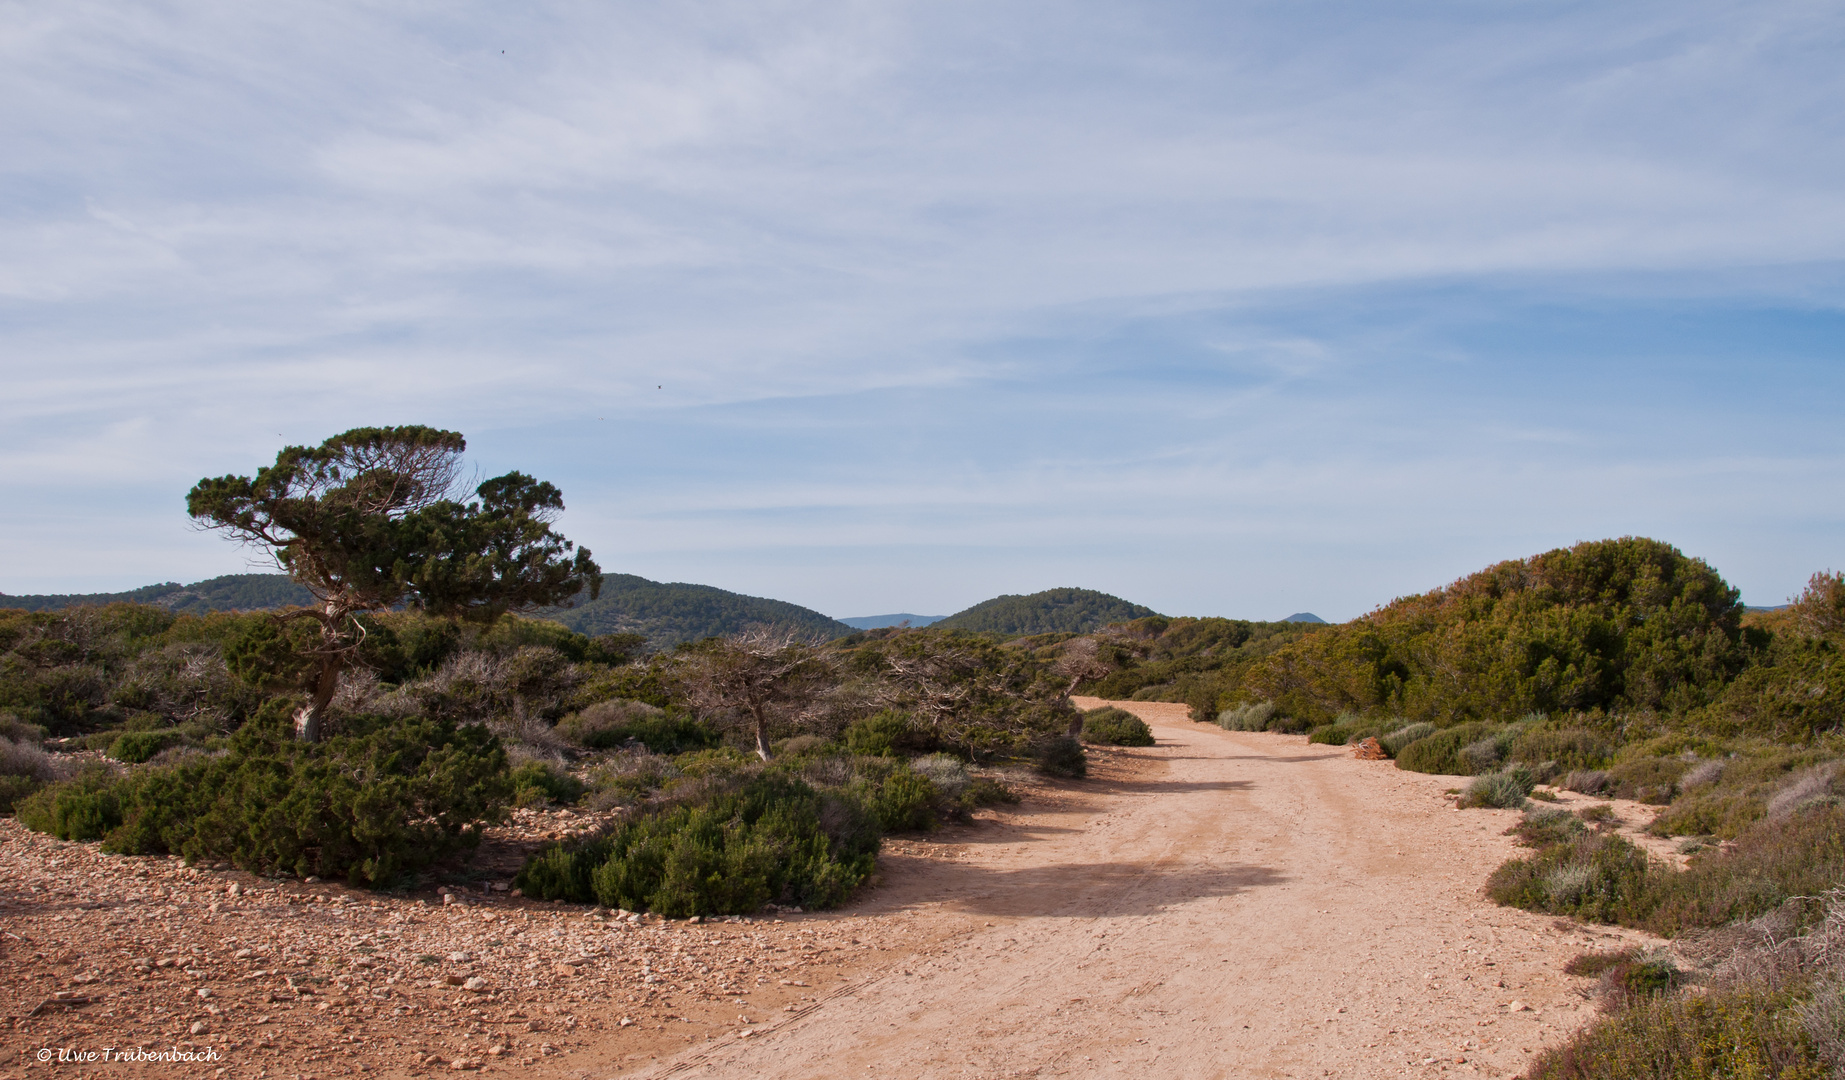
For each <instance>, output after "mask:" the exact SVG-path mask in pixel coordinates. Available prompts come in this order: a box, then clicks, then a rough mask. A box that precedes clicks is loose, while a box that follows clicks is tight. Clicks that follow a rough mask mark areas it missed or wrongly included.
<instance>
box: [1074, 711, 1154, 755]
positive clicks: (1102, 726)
mask: <svg viewBox="0 0 1845 1080" xmlns="http://www.w3.org/2000/svg"><path fill="white" fill-rule="evenodd" d="M1083 741H1084V742H1086V743H1091V744H1093V745H1095V746H1152V745H1153V729H1152V728H1150V727H1148V726H1147V722H1146V721H1145V720H1142V719H1141V718H1140V717H1138V716H1135V715H1134V714H1133V713H1131V712H1128V711H1127V710H1126V709H1121V708H1117V707H1115V706H1113V705H1104V706H1102V707H1101V708H1099V709H1091V710H1089V711H1088V712H1086V713H1084V714H1083Z"/></svg>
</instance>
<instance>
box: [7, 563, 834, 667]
mask: <svg viewBox="0 0 1845 1080" xmlns="http://www.w3.org/2000/svg"><path fill="white" fill-rule="evenodd" d="M313 599H314V598H313V596H312V595H311V594H310V593H309V592H308V591H307V590H306V589H304V588H302V587H301V586H299V585H297V584H295V583H294V582H293V581H290V580H289V579H288V577H287V576H286V575H283V574H227V575H225V576H223V577H215V578H210V579H208V580H205V581H200V582H195V583H193V584H191V585H181V584H179V583H178V582H176V581H169V582H166V583H164V584H161V585H146V586H143V587H141V588H139V589H131V590H129V591H128V592H119V593H72V594H62V595H44V596H7V595H5V594H0V608H24V609H25V610H27V611H56V610H58V609H61V608H67V607H77V606H80V605H86V604H88V605H101V604H115V603H129V604H153V605H155V606H157V607H164V608H169V609H171V610H173V611H175V612H179V613H182V614H187V615H203V614H206V613H209V612H213V611H267V610H271V609H274V608H283V607H299V606H301V605H304V604H308V603H311V602H312V601H313ZM535 614H536V615H537V617H539V618H542V619H550V620H552V621H553V622H559V623H563V624H564V625H565V626H567V627H569V628H570V629H572V630H575V631H576V632H578V633H580V634H589V635H591V636H592V637H593V636H595V635H597V634H640V635H642V636H643V637H645V638H646V639H647V644H648V646H649V647H650V648H655V649H665V648H671V647H672V646H674V645H677V644H678V643H679V642H681V641H698V640H700V639H703V638H707V637H722V636H725V635H729V634H740V633H742V632H744V631H745V630H748V629H750V628H752V627H757V626H774V627H783V628H787V629H790V630H793V631H794V632H795V633H797V634H801V635H804V636H808V637H819V638H825V639H827V640H831V639H833V638H836V637H843V636H845V635H846V634H850V633H852V631H853V629H854V628H853V627H851V626H848V625H846V624H845V623H843V622H839V621H837V620H835V619H832V618H829V617H828V616H825V615H822V614H820V613H819V612H818V611H814V610H813V609H811V608H804V607H801V606H800V605H799V604H790V603H787V602H786V601H782V600H767V599H763V598H761V597H755V596H743V595H741V594H738V593H733V592H727V591H725V590H723V589H719V588H715V587H713V586H710V585H688V584H684V583H681V582H671V583H666V582H659V581H649V580H647V579H646V578H643V577H636V576H635V575H633V574H605V575H603V578H602V596H601V598H600V599H598V600H595V601H588V600H587V596H586V594H579V595H578V606H576V607H573V608H552V609H549V610H546V611H540V612H536V613H535Z"/></svg>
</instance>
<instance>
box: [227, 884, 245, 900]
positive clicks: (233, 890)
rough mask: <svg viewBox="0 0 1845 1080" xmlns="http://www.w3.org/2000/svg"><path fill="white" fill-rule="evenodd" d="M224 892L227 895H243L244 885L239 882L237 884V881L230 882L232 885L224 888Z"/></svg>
mask: <svg viewBox="0 0 1845 1080" xmlns="http://www.w3.org/2000/svg"><path fill="white" fill-rule="evenodd" d="M224 894H225V895H226V896H242V895H243V886H242V885H239V884H237V883H236V882H235V881H233V882H231V883H230V885H229V886H228V887H227V888H226V889H225V890H224Z"/></svg>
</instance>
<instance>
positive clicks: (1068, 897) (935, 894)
mask: <svg viewBox="0 0 1845 1080" xmlns="http://www.w3.org/2000/svg"><path fill="white" fill-rule="evenodd" d="M1079 704H1081V705H1082V706H1083V707H1085V708H1093V707H1095V706H1096V705H1099V704H1102V702H1099V701H1096V700H1093V699H1090V700H1081V701H1079ZM1117 704H1121V705H1123V707H1126V708H1129V709H1132V710H1133V711H1134V712H1135V713H1137V714H1138V715H1140V716H1141V717H1142V718H1143V719H1145V720H1147V721H1148V722H1149V723H1150V724H1151V725H1152V727H1153V729H1154V732H1155V735H1156V736H1157V738H1158V745H1157V746H1155V747H1153V748H1150V749H1142V750H1133V751H1115V752H1113V753H1109V754H1106V755H1098V756H1100V757H1102V758H1103V761H1102V762H1101V763H1100V765H1099V767H1098V768H1097V769H1096V775H1095V776H1094V777H1093V778H1092V779H1090V780H1087V781H1084V782H1082V783H1079V784H1075V785H1071V786H1070V787H1069V788H1068V789H1066V790H1065V792H1064V795H1063V797H1062V798H1061V799H1059V800H1057V801H1056V802H1055V803H1054V804H1048V805H1047V801H1046V800H1039V801H1038V804H1037V805H1035V806H1028V807H1027V808H1026V809H1025V811H1024V812H1022V813H1018V814H1016V815H1011V816H1009V817H1008V819H1007V820H1005V821H1003V822H1001V823H999V824H997V825H996V826H994V827H991V828H989V829H987V830H986V831H984V832H980V833H978V834H977V835H976V836H975V837H970V838H966V839H964V840H963V841H962V842H961V843H960V844H958V845H953V846H954V848H955V850H952V851H944V852H940V853H937V857H936V858H934V859H930V860H926V861H925V860H918V859H915V858H914V857H913V856H908V857H906V856H903V855H896V856H893V860H892V861H893V862H894V863H897V864H898V865H896V866H894V867H893V871H894V872H893V873H892V875H891V880H890V883H889V884H888V885H887V886H886V888H885V889H884V890H882V892H881V894H880V895H879V896H878V897H877V898H876V899H875V900H874V901H873V904H874V905H875V906H877V907H878V908H880V909H883V910H891V911H895V910H902V911H907V912H911V913H913V915H914V917H915V918H917V919H921V920H926V921H929V922H932V923H934V924H936V925H938V926H940V927H942V928H943V929H944V930H947V931H949V932H950V936H949V937H948V938H947V939H946V940H944V941H942V942H941V943H940V944H939V945H937V946H936V947H933V948H927V949H922V950H919V951H918V952H917V953H916V954H915V955H913V956H912V957H911V958H909V959H908V960H906V961H904V962H903V963H902V964H901V965H900V966H897V967H894V968H893V969H891V970H889V971H887V972H884V973H882V974H881V975H878V976H877V977H875V978H871V979H869V980H867V981H864V982H860V983H857V984H854V985H850V986H847V987H844V988H842V990H841V991H839V992H837V993H836V994H835V995H833V996H832V997H831V998H830V999H829V1000H827V1001H825V1002H823V1003H820V1004H819V1005H818V1006H817V1007H815V1008H812V1009H810V1010H807V1011H805V1012H803V1013H802V1014H801V1015H799V1016H795V1017H790V1018H789V1019H787V1020H785V1021H782V1022H781V1023H778V1024H776V1025H775V1026H773V1027H772V1028H771V1029H769V1030H767V1031H764V1030H761V1029H758V1030H757V1031H756V1032H755V1033H754V1034H753V1035H752V1036H751V1037H750V1038H748V1039H735V1038H727V1039H722V1040H718V1041H716V1042H714V1043H713V1044H712V1045H709V1046H704V1047H700V1048H698V1049H696V1050H694V1051H692V1052H689V1053H687V1054H685V1055H682V1056H681V1057H679V1058H678V1059H676V1060H674V1061H672V1062H670V1063H661V1064H660V1065H658V1066H653V1067H650V1068H647V1069H644V1070H641V1071H640V1075H645V1076H668V1075H709V1076H726V1077H729V1076H738V1077H743V1076H749V1077H866V1076H914V1077H1020V1076H1158V1077H1268V1076H1274V1077H1284V1076H1285V1077H1309V1076H1311V1077H1320V1076H1338V1077H1370V1076H1403V1075H1432V1074H1436V1073H1439V1072H1444V1071H1445V1072H1470V1073H1479V1074H1483V1075H1487V1076H1507V1075H1512V1074H1514V1073H1516V1072H1518V1071H1520V1070H1521V1069H1522V1068H1523V1067H1524V1065H1525V1063H1526V1062H1527V1061H1528V1060H1529V1059H1530V1057H1531V1056H1532V1052H1533V1051H1534V1050H1536V1049H1537V1048H1539V1047H1540V1046H1542V1045H1544V1044H1547V1043H1552V1042H1555V1041H1557V1040H1559V1039H1560V1038H1562V1037H1563V1036H1564V1035H1565V1034H1566V1033H1567V1032H1569V1031H1570V1030H1572V1029H1574V1028H1576V1027H1577V1026H1579V1025H1581V1024H1583V1023H1585V1022H1586V1021H1587V1020H1588V1019H1589V1018H1590V1016H1591V1015H1592V1013H1593V1007H1592V1006H1591V1005H1590V1004H1589V1003H1588V1002H1587V1001H1586V1000H1585V994H1586V991H1587V988H1588V987H1587V980H1582V979H1576V978H1572V977H1571V976H1568V975H1565V974H1563V972H1562V970H1561V969H1562V966H1563V964H1564V962H1565V961H1567V960H1568V959H1569V958H1570V957H1572V956H1574V955H1576V954H1577V953H1579V952H1581V951H1583V950H1584V949H1589V948H1613V947H1617V946H1618V945H1620V944H1621V943H1622V942H1623V941H1624V940H1637V939H1638V935H1633V934H1629V933H1625V932H1621V933H1618V934H1615V933H1606V932H1603V931H1601V930H1599V929H1598V930H1596V931H1593V932H1588V931H1585V930H1584V929H1583V928H1581V927H1576V926H1572V925H1570V924H1568V923H1564V922H1560V921H1558V920H1554V919H1550V918H1542V917H1536V916H1531V915H1526V914H1524V913H1522V912H1518V911H1511V910H1507V909H1503V908H1499V907H1496V906H1494V905H1492V904H1490V903H1489V902H1487V901H1485V900H1483V899H1481V897H1480V885H1481V883H1482V881H1484V879H1485V877H1486V875H1487V874H1488V873H1490V872H1491V871H1492V869H1493V868H1494V867H1495V866H1497V865H1498V864H1499V863H1500V862H1501V861H1503V860H1504V859H1505V858H1507V857H1509V856H1511V855H1513V854H1514V853H1515V852H1516V851H1517V850H1518V849H1516V848H1515V847H1514V846H1513V843H1512V841H1511V840H1510V839H1508V838H1507V837H1505V836H1503V835H1502V833H1503V832H1504V830H1505V829H1506V828H1507V827H1508V826H1510V825H1511V824H1512V823H1513V822H1514V821H1516V820H1517V818H1518V815H1517V813H1516V812H1514V811H1492V810H1468V811H1457V810H1455V809H1453V808H1452V804H1453V800H1452V799H1451V798H1450V797H1449V796H1447V795H1445V794H1444V792H1445V791H1446V790H1447V789H1448V788H1449V787H1451V786H1453V785H1454V784H1455V783H1456V781H1455V780H1454V778H1450V777H1431V776H1422V775H1418V774H1414V773H1405V772H1402V771H1399V770H1397V769H1396V768H1394V767H1393V766H1392V765H1391V764H1390V763H1389V762H1366V761H1357V760H1354V759H1353V758H1352V757H1351V756H1350V755H1349V753H1348V752H1347V751H1346V750H1344V749H1343V748H1333V747H1323V746H1309V745H1307V744H1306V741H1305V740H1304V739H1302V738H1300V737H1298V736H1297V737H1287V736H1278V735H1269V734H1238V733H1231V732H1225V731H1220V730H1218V729H1216V728H1213V727H1209V726H1206V725H1200V724H1194V723H1192V722H1191V721H1189V720H1187V719H1186V718H1185V710H1184V707H1183V706H1180V705H1164V704H1154V703H1143V702H1120V703H1117ZM906 858H908V859H909V861H908V862H905V861H904V860H905V859H906Z"/></svg>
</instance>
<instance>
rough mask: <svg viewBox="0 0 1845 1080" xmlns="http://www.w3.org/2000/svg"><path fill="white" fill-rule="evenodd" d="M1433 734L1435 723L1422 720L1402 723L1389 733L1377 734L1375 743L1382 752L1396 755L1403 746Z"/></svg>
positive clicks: (1392, 755) (1401, 750)
mask: <svg viewBox="0 0 1845 1080" xmlns="http://www.w3.org/2000/svg"><path fill="white" fill-rule="evenodd" d="M1433 734H1435V725H1434V724H1431V723H1429V722H1428V721H1426V720H1422V721H1418V722H1416V723H1414V724H1404V725H1403V726H1402V727H1399V728H1397V729H1395V730H1394V731H1391V732H1390V733H1389V734H1386V735H1380V736H1378V740H1377V745H1378V746H1380V747H1382V748H1383V751H1384V753H1386V754H1389V755H1390V756H1391V757H1396V756H1397V755H1398V754H1401V753H1402V752H1403V748H1404V747H1405V746H1408V745H1409V744H1410V743H1413V742H1415V741H1416V740H1418V739H1424V738H1427V737H1428V736H1430V735H1433Z"/></svg>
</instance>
